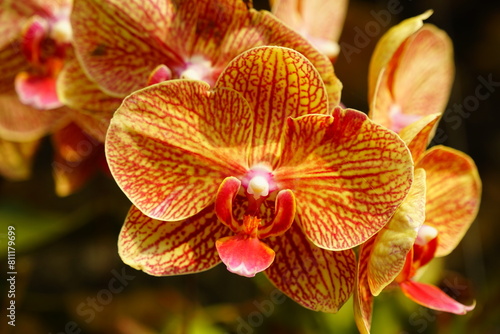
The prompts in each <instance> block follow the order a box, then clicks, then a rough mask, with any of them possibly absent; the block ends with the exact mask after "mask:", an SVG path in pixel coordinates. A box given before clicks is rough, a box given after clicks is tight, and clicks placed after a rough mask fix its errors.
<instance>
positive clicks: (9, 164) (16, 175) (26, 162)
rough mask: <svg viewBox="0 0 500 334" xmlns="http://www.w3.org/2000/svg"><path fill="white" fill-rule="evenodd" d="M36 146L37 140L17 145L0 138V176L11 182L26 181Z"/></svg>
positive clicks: (29, 173) (17, 143)
mask: <svg viewBox="0 0 500 334" xmlns="http://www.w3.org/2000/svg"><path fill="white" fill-rule="evenodd" d="M38 145H39V141H38V140H35V141H32V142H24V143H19V142H13V141H9V140H4V139H2V138H0V175H2V176H4V177H5V178H7V179H9V180H12V181H23V180H26V179H28V178H29V177H30V175H31V165H32V162H33V156H34V154H35V152H36V149H37V148H38Z"/></svg>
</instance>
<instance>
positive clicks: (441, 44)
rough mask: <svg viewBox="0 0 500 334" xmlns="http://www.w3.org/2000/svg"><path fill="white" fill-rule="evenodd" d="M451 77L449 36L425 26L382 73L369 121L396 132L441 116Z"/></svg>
mask: <svg viewBox="0 0 500 334" xmlns="http://www.w3.org/2000/svg"><path fill="white" fill-rule="evenodd" d="M453 77H454V64H453V46H452V43H451V41H450V39H449V37H448V35H447V34H446V33H445V32H444V31H442V30H439V29H437V28H436V27H434V26H432V25H428V24H425V25H424V26H423V27H422V28H420V29H419V30H418V31H416V32H414V33H413V34H411V35H410V36H409V37H408V38H407V39H406V40H405V41H404V42H403V43H402V44H401V45H400V46H399V48H398V49H397V50H396V51H395V52H394V54H393V56H392V58H391V60H390V61H389V62H388V64H387V67H385V68H384V69H383V71H381V77H379V80H378V83H377V88H376V91H375V92H374V94H375V96H374V97H373V101H374V103H373V104H372V105H371V109H372V113H371V116H372V119H373V120H374V121H375V122H377V123H379V124H382V125H384V126H387V127H388V128H390V129H392V130H394V131H396V132H399V131H400V130H401V129H402V128H404V127H405V126H407V125H409V124H411V123H413V122H415V121H416V120H418V119H420V118H421V117H424V116H426V115H430V114H434V113H442V112H443V111H444V109H445V107H446V104H447V103H448V98H449V94H450V91H451V86H452V83H453ZM436 87H439V88H436Z"/></svg>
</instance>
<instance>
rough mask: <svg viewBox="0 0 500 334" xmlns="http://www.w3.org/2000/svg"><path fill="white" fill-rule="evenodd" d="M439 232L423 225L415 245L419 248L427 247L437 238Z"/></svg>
mask: <svg viewBox="0 0 500 334" xmlns="http://www.w3.org/2000/svg"><path fill="white" fill-rule="evenodd" d="M437 235H438V230H436V229H435V228H434V227H432V226H429V225H422V227H420V229H419V230H418V235H417V239H416V240H415V243H416V244H417V245H419V246H425V245H426V244H427V243H428V242H429V241H431V240H432V239H434V238H435V237H437Z"/></svg>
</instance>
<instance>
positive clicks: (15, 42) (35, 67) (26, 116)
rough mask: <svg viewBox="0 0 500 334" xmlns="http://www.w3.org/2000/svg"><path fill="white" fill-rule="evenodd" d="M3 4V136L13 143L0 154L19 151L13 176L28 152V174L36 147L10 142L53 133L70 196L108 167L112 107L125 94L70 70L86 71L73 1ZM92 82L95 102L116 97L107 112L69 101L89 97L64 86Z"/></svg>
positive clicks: (62, 184)
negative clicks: (75, 42) (75, 38)
mask: <svg viewBox="0 0 500 334" xmlns="http://www.w3.org/2000/svg"><path fill="white" fill-rule="evenodd" d="M0 10H1V12H0V15H1V17H2V23H1V24H0V30H1V32H2V36H0V59H2V60H3V62H2V64H1V65H0V67H1V68H2V70H3V71H4V73H6V74H5V76H3V78H2V80H1V81H0V137H1V138H2V139H3V141H4V142H11V143H12V145H3V146H2V147H1V149H2V151H4V152H0V154H2V155H8V154H11V157H10V158H6V159H10V160H11V162H10V163H6V164H5V166H4V168H3V169H2V174H3V175H5V176H7V177H9V178H12V176H13V175H16V171H14V169H16V168H19V167H20V165H19V163H20V161H18V160H16V159H17V158H19V157H23V158H24V160H21V161H24V163H23V167H24V170H25V172H24V173H23V175H24V177H27V176H28V175H29V167H30V165H31V164H30V160H31V158H32V156H33V155H34V153H35V149H33V150H29V153H30V154H29V156H23V155H21V156H19V155H16V154H15V153H16V152H17V151H13V150H12V149H8V148H12V147H14V146H13V145H15V146H17V147H21V146H23V147H24V146H25V147H28V148H31V147H37V146H35V145H34V144H33V143H37V142H38V141H39V140H40V139H41V138H42V137H43V136H45V135H48V134H51V135H52V140H53V144H54V149H55V157H54V162H53V164H52V166H53V167H54V168H53V172H54V180H55V188H56V193H57V194H58V195H60V196H67V195H69V194H71V193H73V192H75V191H76V190H77V189H79V188H80V187H81V186H82V185H83V184H84V183H85V182H86V181H87V179H89V177H90V176H91V175H92V174H93V173H94V170H96V167H98V166H101V167H102V168H103V169H104V170H106V169H107V168H106V167H105V166H104V165H105V159H104V149H103V144H102V142H103V141H104V136H105V131H106V129H107V126H108V124H109V119H110V118H111V112H112V111H113V110H114V109H116V108H117V107H118V106H119V104H120V102H121V100H118V99H114V98H112V97H109V96H105V94H104V93H103V92H98V89H97V86H96V85H94V84H93V83H92V82H90V80H89V79H86V81H85V80H84V79H83V78H79V81H73V82H71V84H69V82H68V81H69V80H68V79H70V80H71V79H73V78H72V76H71V75H66V73H68V72H70V73H73V72H78V73H83V71H82V70H81V69H80V66H79V65H78V63H77V62H76V60H75V59H73V57H72V53H73V49H72V45H71V42H72V31H71V26H70V22H69V14H70V10H71V1H67V0H52V1H34V0H33V1H23V2H19V3H16V2H4V3H3V4H2V6H1V7H0ZM4 19H5V20H4ZM61 74H65V75H64V76H61ZM85 78H86V77H85ZM75 85H79V87H78V88H75ZM61 86H67V87H68V88H66V89H61ZM89 88H91V90H92V92H94V94H92V97H93V99H95V101H103V100H106V101H108V104H107V105H106V107H107V109H105V110H104V112H107V114H105V113H104V112H101V113H100V114H85V112H86V110H85V108H81V107H82V106H81V105H76V106H75V105H71V103H66V102H73V101H75V100H76V99H80V100H81V96H82V93H79V94H78V97H76V98H75V99H67V98H66V97H67V96H63V99H61V95H60V93H61V91H62V92H67V91H68V90H69V89H72V90H75V91H77V90H79V91H80V92H81V91H83V92H88V91H89ZM103 96H104V97H103ZM65 98H66V99H65ZM66 100H67V101H66ZM96 103H97V102H94V104H96ZM63 105H65V106H64V107H63ZM67 106H69V107H76V108H74V109H71V108H68V107H67ZM105 116H106V117H107V118H106V117H105ZM106 120H107V122H106ZM94 138H95V139H94ZM99 140H100V142H99ZM18 153H20V151H19V152H18ZM14 161H17V162H18V163H17V164H14ZM103 163H104V165H103ZM19 177H20V176H19Z"/></svg>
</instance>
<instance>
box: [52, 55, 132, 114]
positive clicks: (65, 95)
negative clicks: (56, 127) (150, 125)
mask: <svg viewBox="0 0 500 334" xmlns="http://www.w3.org/2000/svg"><path fill="white" fill-rule="evenodd" d="M57 95H58V97H59V100H60V101H61V102H63V103H64V105H66V106H68V107H70V108H73V109H76V110H81V111H84V112H86V113H89V114H91V115H94V116H103V117H108V118H109V114H110V113H112V112H114V111H115V110H116V109H117V108H118V107H119V106H120V104H121V103H122V99H120V98H116V97H112V96H110V95H108V94H106V93H104V92H103V91H102V90H101V89H99V86H98V85H97V84H96V83H95V82H93V81H91V80H90V79H89V78H88V77H87V76H86V75H85V73H84V72H83V69H82V67H81V66H80V64H79V63H78V61H77V60H76V59H71V60H68V61H66V63H65V65H64V68H63V69H62V71H61V72H60V73H59V76H58V77H57Z"/></svg>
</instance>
